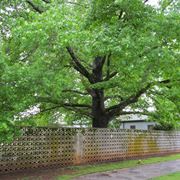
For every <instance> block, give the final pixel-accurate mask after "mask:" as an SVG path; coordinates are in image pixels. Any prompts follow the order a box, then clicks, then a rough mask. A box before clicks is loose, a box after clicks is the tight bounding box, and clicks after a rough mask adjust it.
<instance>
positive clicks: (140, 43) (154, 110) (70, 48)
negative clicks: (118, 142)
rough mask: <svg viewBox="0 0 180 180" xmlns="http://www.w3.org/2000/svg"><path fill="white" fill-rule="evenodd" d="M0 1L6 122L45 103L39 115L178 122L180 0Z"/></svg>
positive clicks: (102, 123) (95, 121)
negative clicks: (141, 116)
mask: <svg viewBox="0 0 180 180" xmlns="http://www.w3.org/2000/svg"><path fill="white" fill-rule="evenodd" d="M1 7H2V8H1V15H0V20H1V23H0V25H1V36H0V37H1V39H0V41H1V42H0V43H1V44H0V48H1V49H0V57H1V58H0V67H1V69H0V83H1V86H0V97H1V110H0V111H1V121H2V119H4V121H5V120H6V121H7V119H8V122H10V120H9V119H10V118H11V119H13V118H14V117H18V116H19V115H20V113H21V112H23V111H26V110H27V109H29V108H32V107H34V106H38V107H39V109H40V112H38V114H39V115H38V118H40V117H44V118H48V117H49V118H50V119H56V118H57V117H62V118H63V119H65V120H66V121H67V122H68V123H72V122H75V121H76V122H77V123H82V124H89V125H91V124H92V126H93V127H101V128H102V127H107V126H108V124H109V123H110V122H112V123H113V121H114V120H115V119H116V118H118V117H120V116H121V115H126V114H145V115H147V116H148V117H149V118H151V119H153V120H157V121H159V122H161V121H163V122H167V123H169V122H170V123H176V122H178V120H179V109H180V101H179V99H180V93H179V90H180V83H179V81H180V78H179V77H180V76H179V72H180V71H179V70H180V62H179V55H180V54H179V47H180V46H179V40H180V31H179V29H180V15H179V7H180V6H179V2H178V1H173V0H172V1H168V0H167V1H161V2H160V4H159V6H158V7H152V6H151V5H149V4H148V1H142V0H131V1H130V0H123V1H122V0H106V1H104V0H91V1H89V0H79V1H66V0H61V1H58V0H51V1H49V0H22V1H15V2H13V3H12V2H9V1H7V2H6V1H4V3H3V4H2V6H1ZM47 116H48V117H47ZM11 121H12V120H11Z"/></svg>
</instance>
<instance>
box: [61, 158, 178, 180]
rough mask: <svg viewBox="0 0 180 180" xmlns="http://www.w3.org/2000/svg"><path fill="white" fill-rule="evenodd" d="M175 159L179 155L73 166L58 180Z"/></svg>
mask: <svg viewBox="0 0 180 180" xmlns="http://www.w3.org/2000/svg"><path fill="white" fill-rule="evenodd" d="M176 159H180V154H176V155H169V156H163V157H153V158H148V159H143V160H127V161H120V162H113V163H104V164H97V165H87V166H74V167H72V173H71V174H67V175H62V176H59V177H58V180H70V179H72V178H75V177H78V176H82V175H86V174H91V173H96V172H105V171H111V170H117V169H122V168H129V167H135V166H138V165H142V164H152V163H159V162H165V161H171V160H176ZM179 179H180V173H179V178H178V180H179ZM158 180H159V179H158ZM160 180H161V179H160ZM163 180H164V179H163ZM165 180H166V179H165Z"/></svg>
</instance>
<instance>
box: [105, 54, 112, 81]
mask: <svg viewBox="0 0 180 180" xmlns="http://www.w3.org/2000/svg"><path fill="white" fill-rule="evenodd" d="M110 57H111V53H110V54H109V55H108V57H107V74H106V78H107V79H108V78H109V76H110Z"/></svg>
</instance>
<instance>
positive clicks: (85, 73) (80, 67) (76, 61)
mask: <svg viewBox="0 0 180 180" xmlns="http://www.w3.org/2000/svg"><path fill="white" fill-rule="evenodd" d="M66 49H67V51H68V53H69V55H70V56H71V58H72V65H73V67H74V69H75V70H77V71H78V72H79V73H80V74H82V75H83V76H84V77H86V78H87V79H88V80H89V82H90V83H94V80H93V77H92V75H91V74H90V73H89V72H88V71H87V69H86V68H85V67H84V66H83V65H82V64H81V63H80V61H79V59H78V57H77V56H76V55H75V53H74V51H73V49H72V48H71V47H66Z"/></svg>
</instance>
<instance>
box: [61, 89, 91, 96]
mask: <svg viewBox="0 0 180 180" xmlns="http://www.w3.org/2000/svg"><path fill="white" fill-rule="evenodd" d="M62 92H65V93H66V92H72V93H76V94H80V95H84V96H85V95H89V93H86V92H81V91H78V90H72V89H64V90H62Z"/></svg>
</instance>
